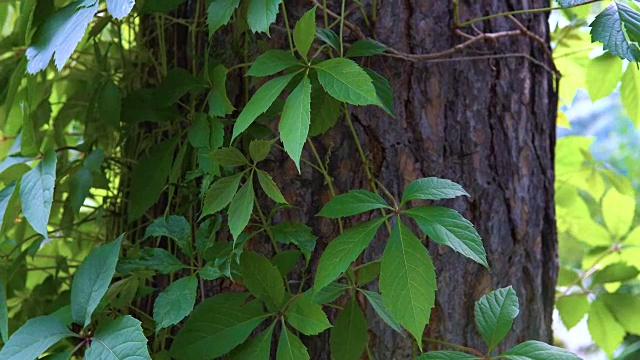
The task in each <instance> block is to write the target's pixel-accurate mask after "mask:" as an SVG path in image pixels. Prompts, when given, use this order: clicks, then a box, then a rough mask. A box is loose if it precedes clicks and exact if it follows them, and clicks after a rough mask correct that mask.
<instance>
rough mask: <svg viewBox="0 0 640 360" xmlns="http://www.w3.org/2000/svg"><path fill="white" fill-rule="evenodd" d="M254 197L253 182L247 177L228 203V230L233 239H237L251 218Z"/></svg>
mask: <svg viewBox="0 0 640 360" xmlns="http://www.w3.org/2000/svg"><path fill="white" fill-rule="evenodd" d="M254 198H255V194H254V192H253V182H252V181H251V179H249V181H247V182H246V183H245V184H244V185H242V187H241V188H240V190H238V193H237V194H236V195H235V196H234V197H233V200H231V204H230V205H229V230H230V231H231V235H232V236H233V240H234V241H235V240H237V239H238V236H240V234H241V233H242V231H243V230H244V228H245V227H246V226H247V224H248V223H249V220H250V219H251V213H252V212H253V201H254Z"/></svg>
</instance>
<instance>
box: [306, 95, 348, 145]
mask: <svg viewBox="0 0 640 360" xmlns="http://www.w3.org/2000/svg"><path fill="white" fill-rule="evenodd" d="M311 93H312V94H313V96H312V97H311V119H310V120H311V124H310V125H309V136H318V135H320V134H323V133H325V132H326V131H327V130H329V129H331V128H332V127H333V126H334V125H335V124H336V122H338V119H339V118H340V114H341V113H342V106H341V104H340V102H339V101H338V100H336V99H334V98H333V97H332V96H331V95H329V94H327V92H326V91H324V89H323V88H322V86H320V85H312V86H311Z"/></svg>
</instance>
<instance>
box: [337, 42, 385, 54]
mask: <svg viewBox="0 0 640 360" xmlns="http://www.w3.org/2000/svg"><path fill="white" fill-rule="evenodd" d="M385 50H386V47H385V46H384V45H382V44H380V43H379V42H377V41H373V40H358V41H356V42H354V43H353V44H351V47H350V48H349V50H347V55H346V56H347V57H360V56H374V55H379V54H382V53H383V52H384V51H385Z"/></svg>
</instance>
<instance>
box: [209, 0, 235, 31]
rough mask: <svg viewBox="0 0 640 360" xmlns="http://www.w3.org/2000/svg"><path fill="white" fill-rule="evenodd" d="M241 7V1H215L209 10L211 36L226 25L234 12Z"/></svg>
mask: <svg viewBox="0 0 640 360" xmlns="http://www.w3.org/2000/svg"><path fill="white" fill-rule="evenodd" d="M238 5H240V0H213V1H211V4H209V8H208V10H207V25H208V26H209V36H211V35H213V33H214V32H216V30H218V29H219V28H221V27H222V26H224V25H226V24H227V23H228V22H229V20H231V16H232V15H233V11H234V10H235V9H236V8H237V7H238Z"/></svg>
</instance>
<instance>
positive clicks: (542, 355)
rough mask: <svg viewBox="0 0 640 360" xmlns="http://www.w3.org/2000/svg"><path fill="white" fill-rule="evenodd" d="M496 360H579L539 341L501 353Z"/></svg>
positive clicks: (562, 350)
mask: <svg viewBox="0 0 640 360" xmlns="http://www.w3.org/2000/svg"><path fill="white" fill-rule="evenodd" d="M498 358H502V359H509V360H579V359H580V357H578V356H576V355H575V354H573V353H571V352H570V351H567V350H565V349H561V348H559V347H555V346H551V345H549V344H545V343H543V342H541V341H535V340H530V341H525V342H523V343H521V344H519V345H516V346H514V347H512V348H511V349H509V350H507V351H505V352H503V353H502V354H500V355H499V356H498Z"/></svg>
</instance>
